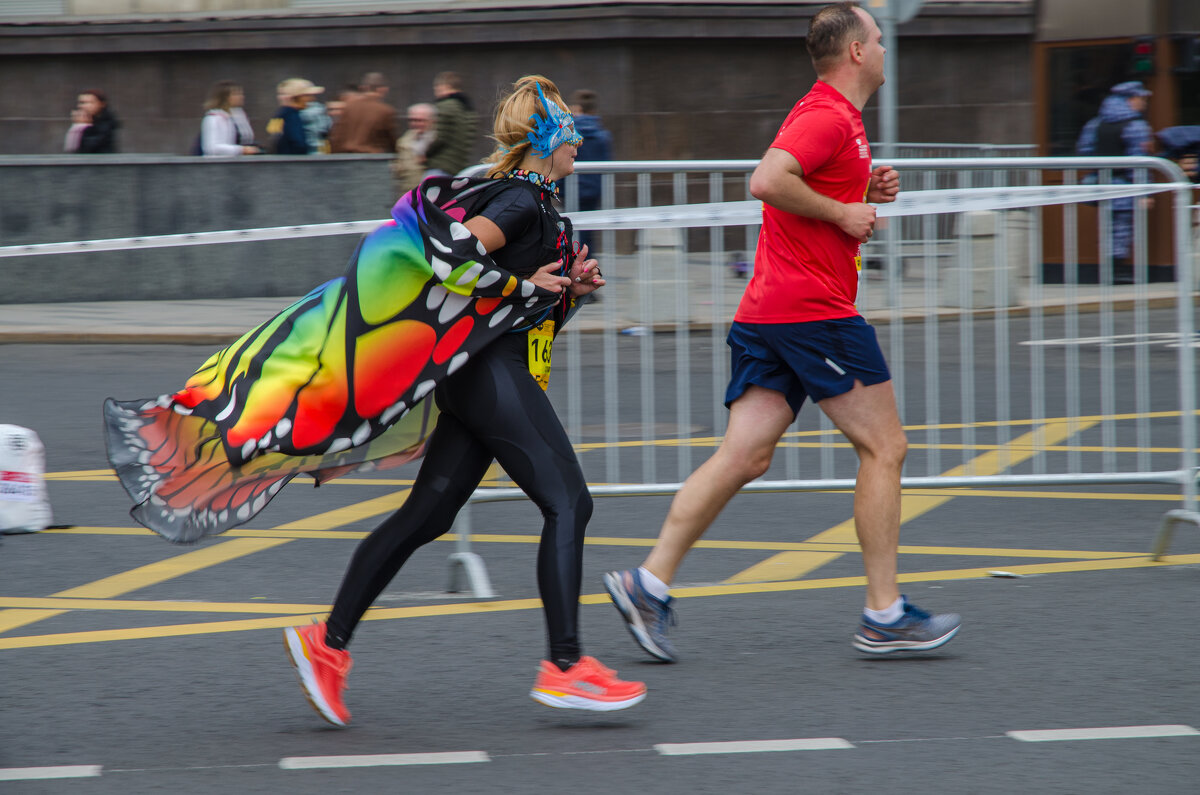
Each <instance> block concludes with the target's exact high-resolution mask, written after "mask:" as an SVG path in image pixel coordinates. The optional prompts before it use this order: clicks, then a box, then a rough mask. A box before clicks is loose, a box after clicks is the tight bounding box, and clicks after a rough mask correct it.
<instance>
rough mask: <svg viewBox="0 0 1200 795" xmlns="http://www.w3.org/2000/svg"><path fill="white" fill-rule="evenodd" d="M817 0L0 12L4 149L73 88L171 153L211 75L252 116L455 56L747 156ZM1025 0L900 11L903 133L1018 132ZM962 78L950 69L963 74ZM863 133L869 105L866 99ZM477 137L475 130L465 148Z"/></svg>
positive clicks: (395, 96) (22, 143)
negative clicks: (280, 98) (369, 74)
mask: <svg viewBox="0 0 1200 795" xmlns="http://www.w3.org/2000/svg"><path fill="white" fill-rule="evenodd" d="M816 7H817V6H815V5H808V4H806V5H801V6H799V7H797V6H795V5H781V4H773V3H764V4H762V5H755V4H752V3H741V4H734V5H725V4H705V5H686V4H680V5H666V4H664V5H654V4H649V3H643V4H635V5H618V4H612V5H609V4H597V5H593V6H580V7H540V8H527V9H507V10H497V9H494V8H492V9H489V8H486V7H484V8H477V9H474V10H441V11H436V10H430V11H412V12H407V13H406V12H392V13H374V14H367V13H359V14H342V15H324V16H322V15H319V14H311V15H304V14H300V13H291V14H286V15H278V14H277V15H270V14H263V15H259V16H252V15H250V16H247V15H241V16H237V17H228V18H220V17H208V16H204V17H193V18H190V19H188V20H186V21H184V20H179V19H162V20H155V19H142V20H129V19H113V20H98V21H90V22H88V23H70V22H55V23H25V24H16V23H10V24H3V23H0V84H3V85H4V86H5V102H4V103H3V105H0V154H24V153H30V154H33V153H47V154H48V153H52V152H56V151H61V146H62V138H63V134H64V132H65V131H66V129H67V126H68V112H69V110H70V108H71V107H72V106H73V105H74V101H75V96H76V94H77V93H78V92H79V91H80V90H83V89H85V88H88V87H95V88H100V89H102V90H105V91H107V92H108V94H109V96H110V98H111V105H112V108H113V110H114V111H115V113H116V114H117V115H118V116H119V117H120V118H121V120H122V122H123V124H124V129H123V130H122V139H121V145H122V148H123V151H125V152H142V153H175V154H183V153H185V152H187V150H188V148H189V147H190V145H191V143H192V140H193V139H194V138H195V135H196V132H197V129H198V125H199V118H200V115H201V110H200V108H201V104H202V103H203V100H204V97H205V95H206V93H207V90H208V88H209V86H210V85H211V84H212V83H214V82H215V81H217V80H221V79H234V80H238V81H240V82H241V83H242V84H243V85H245V87H246V91H247V111H248V113H249V115H250V118H251V120H252V122H253V123H254V125H255V128H256V129H257V130H260V131H261V130H262V129H263V127H264V125H265V123H266V121H267V119H268V118H270V116H271V114H272V112H273V110H274V108H275V105H276V100H275V96H274V86H275V85H276V84H277V83H278V82H279V81H280V80H282V79H284V78H287V77H291V76H302V77H306V78H309V79H311V80H313V81H314V82H316V83H318V84H319V85H323V86H326V87H327V89H328V90H329V92H333V91H334V90H336V89H337V88H339V87H341V86H343V85H345V84H347V83H352V82H355V81H357V80H358V78H359V77H360V75H361V74H362V73H363V72H365V71H371V70H378V71H382V72H383V73H384V74H385V75H387V77H388V78H389V80H390V81H391V84H392V86H391V95H390V101H391V102H392V104H393V105H396V106H397V107H403V106H405V105H408V104H410V103H412V102H416V101H421V100H426V99H428V98H429V97H430V93H431V91H430V89H431V82H432V79H433V76H434V75H435V74H437V73H438V72H440V71H442V70H446V69H453V70H455V71H458V72H460V73H461V74H462V75H463V77H464V78H465V80H466V91H467V93H468V94H469V95H470V96H471V97H473V98H474V100H475V102H476V104H477V106H478V108H479V109H480V111H481V114H482V115H483V116H484V117H485V120H486V117H487V116H489V115H490V112H491V109H492V107H493V103H494V101H495V98H496V96H497V94H498V93H499V91H500V90H501V89H502V88H503V87H504V86H506V85H507V84H509V83H511V82H512V81H513V80H514V79H516V78H517V77H519V76H520V75H522V74H526V73H531V72H540V73H543V74H545V75H547V76H549V77H551V78H552V79H554V80H555V81H556V82H557V83H558V84H559V86H560V88H562V89H563V90H564V91H566V92H570V91H572V90H574V89H577V88H592V89H595V90H596V91H598V92H599V95H600V102H601V108H600V110H601V114H602V115H603V117H604V119H605V122H606V125H607V126H608V127H609V128H610V129H611V130H612V131H613V133H614V139H615V147H616V155H617V157H618V158H620V159H645V158H664V159H667V158H693V157H694V158H731V157H733V158H737V157H757V156H758V155H760V154H761V153H762V151H763V149H764V148H765V147H766V146H767V144H768V143H769V142H770V140H771V138H772V137H773V135H774V132H775V130H776V128H777V127H778V125H779V122H780V121H781V120H782V118H783V116H784V115H785V114H786V113H787V111H788V109H789V108H790V107H791V106H792V104H793V103H794V102H795V101H796V99H797V98H798V97H799V96H800V95H801V94H802V93H803V92H804V91H805V90H806V89H807V88H808V87H809V85H811V83H812V81H813V79H814V74H813V72H812V67H811V65H810V63H809V60H808V56H807V54H806V52H805V50H804V44H803V39H802V37H803V35H804V33H805V31H806V30H807V19H808V17H809V16H810V15H811V14H812V12H813V10H814V9H815V8H816ZM1033 28H1034V16H1033V10H1032V4H1031V3H1028V2H1013V3H996V2H992V3H977V4H972V3H969V2H967V3H962V4H955V5H937V6H930V7H929V9H927V10H926V11H924V12H923V13H922V14H921V16H919V17H917V18H916V19H915V20H913V21H912V22H910V23H908V24H906V25H902V26H901V27H900V38H899V45H898V52H896V53H893V54H892V57H897V58H898V59H899V66H898V68H899V71H898V75H899V79H898V83H899V89H898V93H899V98H898V101H899V137H900V139H901V140H907V141H930V140H937V141H948V142H968V143H979V142H988V143H1000V144H1003V143H1028V142H1030V141H1032V140H1033V134H1032V133H1033V121H1032V115H1031V114H1032V105H1031V76H1030V69H1031V55H1030V52H1031V46H1032V41H1033ZM964 77H965V78H966V79H964ZM865 119H866V123H867V131H868V135H871V136H876V127H875V125H876V104H875V102H874V101H873V102H872V103H871V104H869V105H868V106H867V109H866V112H865ZM487 149H488V146H487V141H486V139H485V138H484V136H483V135H482V134H481V135H480V137H479V141H478V146H477V154H479V155H481V156H482V155H483V154H484V153H485V152H486V151H487Z"/></svg>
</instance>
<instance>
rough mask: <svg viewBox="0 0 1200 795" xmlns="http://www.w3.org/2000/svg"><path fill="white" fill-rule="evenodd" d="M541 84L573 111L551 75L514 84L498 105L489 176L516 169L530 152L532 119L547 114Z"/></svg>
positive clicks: (548, 94)
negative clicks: (539, 95)
mask: <svg viewBox="0 0 1200 795" xmlns="http://www.w3.org/2000/svg"><path fill="white" fill-rule="evenodd" d="M538 84H541V86H542V92H543V93H545V95H546V99H548V100H550V101H551V102H554V103H557V104H558V106H559V107H560V108H562V109H563V110H569V109H568V108H567V103H566V102H564V101H563V98H562V94H560V93H559V91H558V86H556V85H554V82H553V81H551V80H550V78H548V77H543V76H542V75H525V76H524V77H522V78H521V79H519V80H517V82H515V83H513V84H512V89H511V90H510V91H509V92H508V93H507V94H505V95H504V96H503V97H501V98H500V104H499V105H498V106H497V107H496V118H495V121H494V122H493V123H492V136H491V137H492V140H493V141H495V142H496V149H495V151H493V152H492V154H491V155H489V156H488V158H487V159H486V160H484V161H483V162H485V163H491V164H492V167H491V168H489V169H488V172H487V175H488V176H489V177H494V176H497V175H498V174H503V173H504V172H506V171H512V170H513V169H514V168H516V167H517V166H518V165H520V163H521V161H522V160H524V159H525V155H526V154H528V153H529V147H530V143H529V139H528V138H526V136H527V135H528V134H529V133H530V132H532V131H533V124H532V122H530V121H529V118H530V117H531V116H533V115H534V114H538V115H545V108H543V107H542V100H541V98H540V97H538V89H537V87H538Z"/></svg>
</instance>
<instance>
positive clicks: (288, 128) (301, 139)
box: [267, 77, 325, 155]
mask: <svg viewBox="0 0 1200 795" xmlns="http://www.w3.org/2000/svg"><path fill="white" fill-rule="evenodd" d="M324 90H325V89H324V88H322V87H321V86H314V85H313V84H312V81H310V80H305V79H304V78H302V77H289V78H288V79H287V80H284V81H283V82H281V83H280V84H279V85H278V86H277V87H276V88H275V93H276V94H277V95H278V97H279V110H277V111H275V115H274V116H273V117H272V118H271V120H270V121H269V122H267V135H269V136H271V151H272V152H273V153H275V154H277V155H307V154H308V133H307V131H306V130H305V128H304V118H303V117H302V116H301V115H300V112H301V111H303V110H304V108H306V107H307V106H308V103H309V102H311V101H312V98H313V97H314V96H316V95H317V94H320V93H321V92H323V91H324Z"/></svg>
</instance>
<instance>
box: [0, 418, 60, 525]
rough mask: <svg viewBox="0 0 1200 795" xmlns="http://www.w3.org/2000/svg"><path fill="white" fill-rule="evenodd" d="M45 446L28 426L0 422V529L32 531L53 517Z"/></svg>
mask: <svg viewBox="0 0 1200 795" xmlns="http://www.w3.org/2000/svg"><path fill="white" fill-rule="evenodd" d="M45 472H46V450H45V448H44V447H43V446H42V440H41V439H39V438H38V435H37V434H36V433H34V432H33V431H31V430H29V429H28V428H22V427H20V426H18V425H0V533H36V532H37V531H39V530H45V529H46V528H47V527H49V526H50V524H51V522H52V521H53V519H52V517H51V513H50V501H49V500H48V499H47V498H46V482H45V478H44V477H43V475H44V474H45Z"/></svg>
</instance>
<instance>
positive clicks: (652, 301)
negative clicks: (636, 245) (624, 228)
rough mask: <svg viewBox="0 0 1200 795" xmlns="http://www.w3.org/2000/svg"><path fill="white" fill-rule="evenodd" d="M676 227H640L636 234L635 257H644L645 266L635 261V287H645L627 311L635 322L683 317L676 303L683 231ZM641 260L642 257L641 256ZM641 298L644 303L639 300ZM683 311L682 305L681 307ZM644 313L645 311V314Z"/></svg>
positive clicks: (681, 269) (682, 261)
mask: <svg viewBox="0 0 1200 795" xmlns="http://www.w3.org/2000/svg"><path fill="white" fill-rule="evenodd" d="M686 232H687V230H685V229H677V228H666V227H663V228H657V229H643V230H642V231H641V232H640V234H639V239H640V251H639V258H648V260H649V268H648V269H647V268H644V267H643V266H642V265H641V264H639V268H638V272H639V276H643V274H644V276H643V278H640V279H639V280H638V281H639V282H640V284H639V289H640V290H642V291H645V292H644V294H643V295H642V296H641V297H640V300H639V302H638V304H637V306H636V308H635V307H630V310H632V311H630V314H631V315H632V316H633V320H634V321H635V323H636V324H638V325H643V326H647V327H649V326H650V325H651V324H652V323H675V322H677V321H679V320H685V321H686V320H687V317H686V314H685V315H681V314H680V310H681V307H679V306H677V301H676V295H677V293H678V286H679V281H680V280H681V279H683V278H684V273H685V271H684V267H685V255H684V237H683V236H684V234H686ZM643 261H644V260H643ZM643 302H644V303H643ZM683 311H684V312H685V313H686V309H685V310H683ZM647 313H648V314H647Z"/></svg>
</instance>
